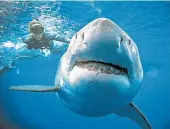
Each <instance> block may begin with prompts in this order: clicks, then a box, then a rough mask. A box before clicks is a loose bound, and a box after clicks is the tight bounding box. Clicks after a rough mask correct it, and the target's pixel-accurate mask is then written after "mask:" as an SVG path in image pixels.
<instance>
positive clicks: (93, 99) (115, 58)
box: [10, 18, 152, 129]
mask: <svg viewBox="0 0 170 129" xmlns="http://www.w3.org/2000/svg"><path fill="white" fill-rule="evenodd" d="M142 80H143V68H142V64H141V61H140V56H139V52H138V48H137V46H136V44H135V42H134V41H133V40H132V39H131V38H130V37H129V36H128V35H127V34H126V33H125V32H124V31H123V30H122V29H121V28H120V27H119V26H118V25H117V24H115V23H114V22H112V21H111V20H109V19H106V18H99V19H96V20H94V21H92V22H90V23H89V24H87V25H86V26H85V27H84V28H82V29H81V30H80V31H79V32H77V33H76V34H75V35H74V36H73V37H72V39H71V41H70V44H69V47H68V49H67V51H66V52H65V53H64V55H63V56H62V58H61V60H60V64H59V67H58V70H57V73H56V78H55V86H53V87H52V86H51V87H50V86H37V85H36V86H12V87H10V89H11V90H21V91H31V92H56V93H57V96H58V98H59V99H60V100H61V101H62V102H63V104H64V105H65V106H66V107H67V108H68V109H70V110H71V111H73V112H75V113H76V114H79V115H83V116H87V117H101V116H106V115H109V114H112V113H114V114H117V115H119V116H122V117H127V118H130V119H132V120H134V121H136V122H137V123H138V124H139V125H140V126H141V127H142V128H143V129H151V128H152V127H151V125H150V124H149V122H148V120H147V119H146V117H145V116H144V115H143V114H142V112H141V111H140V110H139V109H138V108H137V107H136V106H135V105H133V104H132V100H133V99H134V97H135V96H136V95H137V93H138V91H139V89H140V87H141V82H142Z"/></svg>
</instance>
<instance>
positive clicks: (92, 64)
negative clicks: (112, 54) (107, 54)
mask: <svg viewBox="0 0 170 129" xmlns="http://www.w3.org/2000/svg"><path fill="white" fill-rule="evenodd" d="M74 66H78V67H79V68H83V69H84V68H86V69H88V70H89V71H99V72H100V73H105V74H114V75H124V74H126V75H127V74H128V70H127V68H122V67H120V66H118V65H114V64H111V63H105V62H100V61H76V63H75V64H74Z"/></svg>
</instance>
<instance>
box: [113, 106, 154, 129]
mask: <svg viewBox="0 0 170 129" xmlns="http://www.w3.org/2000/svg"><path fill="white" fill-rule="evenodd" d="M116 114H117V115H119V116H121V117H127V118H130V119H132V120H134V121H136V122H137V123H138V124H139V125H140V126H141V127H142V129H152V127H151V125H150V124H149V121H148V120H147V119H146V117H145V116H144V115H143V114H142V112H141V111H140V110H139V109H138V108H137V107H136V106H135V105H134V104H132V103H130V104H129V105H127V106H125V107H124V108H123V109H121V110H119V111H117V112H116Z"/></svg>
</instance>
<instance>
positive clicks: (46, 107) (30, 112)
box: [0, 1, 170, 129]
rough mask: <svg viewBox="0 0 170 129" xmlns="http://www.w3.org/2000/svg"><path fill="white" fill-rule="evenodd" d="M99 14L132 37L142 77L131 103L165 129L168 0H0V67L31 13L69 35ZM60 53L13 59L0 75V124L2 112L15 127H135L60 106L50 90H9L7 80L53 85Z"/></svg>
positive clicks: (169, 103)
mask: <svg viewBox="0 0 170 129" xmlns="http://www.w3.org/2000/svg"><path fill="white" fill-rule="evenodd" d="M99 17H105V18H109V19H111V20H112V21H114V22H115V23H116V24H118V25H119V26H120V27H121V28H122V29H123V30H124V31H125V32H127V34H128V35H129V36H130V37H131V38H132V39H133V40H134V41H135V42H136V44H137V46H138V49H139V52H140V56H141V61H142V64H143V68H144V79H143V82H142V88H141V90H140V91H139V93H138V95H137V96H136V97H135V99H134V100H133V102H134V103H135V104H136V106H138V108H139V109H140V110H141V111H142V112H143V113H144V114H145V115H146V117H147V118H148V120H149V121H150V123H151V125H152V126H153V129H170V35H169V34H170V2H94V1H89V2H78V1H76V2H3V1H0V66H4V65H7V64H8V63H9V62H10V61H11V60H14V58H15V55H14V53H15V51H17V50H16V49H15V50H14V49H11V48H4V47H2V45H3V44H4V43H10V44H11V43H12V44H17V43H20V42H21V37H22V36H24V35H26V34H28V30H27V25H28V23H29V22H30V21H31V20H33V19H34V18H38V19H39V20H40V21H41V22H42V23H43V24H44V26H45V28H46V30H47V31H52V32H57V33H58V35H63V36H66V37H68V38H71V37H72V36H73V35H74V34H75V33H76V32H77V31H79V30H80V29H81V28H82V27H83V26H85V25H86V24H88V23H89V22H91V21H92V20H94V19H96V18H99ZM61 56H62V53H61V54H60V53H59V54H53V55H48V56H44V55H42V56H39V57H37V58H30V59H25V60H17V59H15V60H16V61H15V63H16V66H17V67H16V68H13V69H9V70H7V71H5V72H4V73H2V74H1V75H0V109H1V112H0V116H1V117H0V118H1V119H0V125H1V124H2V123H3V122H4V121H2V117H4V118H5V119H6V120H8V121H9V123H11V124H14V125H15V126H17V127H18V128H19V129H68V128H74V129H94V128H97V129H139V127H138V125H137V124H136V123H135V122H133V121H131V120H129V119H127V118H121V117H118V116H116V115H114V114H111V115H109V116H105V117H100V118H88V117H84V116H79V115H77V114H75V113H73V112H71V111H70V110H68V109H67V108H66V107H64V105H63V104H62V103H61V102H60V100H59V99H58V98H57V96H56V94H55V93H26V92H15V91H10V90H9V89H8V88H9V87H10V86H11V85H25V84H28V85H29V84H32V85H33V84H39V85H54V77H55V72H56V70H57V64H58V62H59V59H60V58H61ZM2 114H3V116H2ZM0 128H2V127H1V126H0ZM3 129H7V128H3Z"/></svg>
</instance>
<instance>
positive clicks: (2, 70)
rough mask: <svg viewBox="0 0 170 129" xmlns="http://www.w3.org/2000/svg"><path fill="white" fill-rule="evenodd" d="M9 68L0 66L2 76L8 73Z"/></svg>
mask: <svg viewBox="0 0 170 129" xmlns="http://www.w3.org/2000/svg"><path fill="white" fill-rule="evenodd" d="M7 70H8V68H7V67H5V66H0V75H2V74H3V73H4V72H5V71H7Z"/></svg>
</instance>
